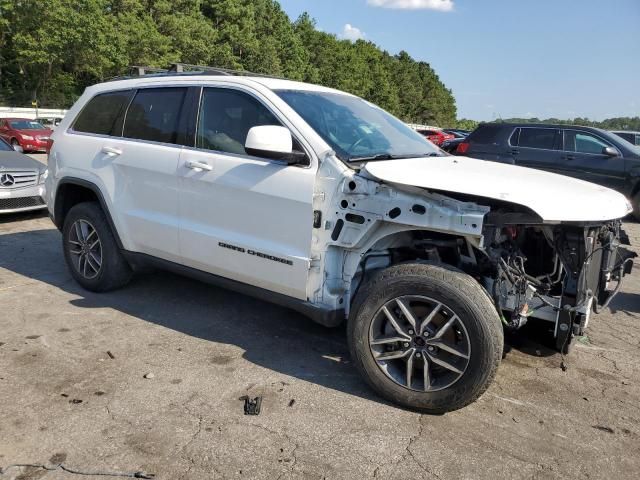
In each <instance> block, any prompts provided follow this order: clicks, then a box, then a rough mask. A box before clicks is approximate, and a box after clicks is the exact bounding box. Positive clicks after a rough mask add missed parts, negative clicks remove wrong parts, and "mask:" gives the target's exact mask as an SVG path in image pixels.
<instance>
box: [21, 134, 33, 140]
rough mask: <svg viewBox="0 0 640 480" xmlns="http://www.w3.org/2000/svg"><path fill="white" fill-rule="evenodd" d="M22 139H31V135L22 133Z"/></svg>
mask: <svg viewBox="0 0 640 480" xmlns="http://www.w3.org/2000/svg"><path fill="white" fill-rule="evenodd" d="M22 139H23V140H33V137H32V136H31V135H22Z"/></svg>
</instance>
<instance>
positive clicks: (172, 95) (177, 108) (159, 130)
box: [122, 87, 187, 143]
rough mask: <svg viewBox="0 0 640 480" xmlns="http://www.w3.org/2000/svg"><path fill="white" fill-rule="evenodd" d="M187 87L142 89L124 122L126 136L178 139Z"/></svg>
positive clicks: (169, 140) (165, 141)
mask: <svg viewBox="0 0 640 480" xmlns="http://www.w3.org/2000/svg"><path fill="white" fill-rule="evenodd" d="M186 93H187V89H186V88H177V87H169V88H148V89H143V90H138V93H136V96H135V97H134V99H133V101H132V102H131V105H129V110H127V116H126V119H125V122H124V130H123V133H122V136H123V137H125V138H135V139H138V140H150V141H153V142H162V143H176V139H177V138H178V131H179V128H180V126H179V119H180V112H181V110H182V104H183V102H184V98H185V95H186Z"/></svg>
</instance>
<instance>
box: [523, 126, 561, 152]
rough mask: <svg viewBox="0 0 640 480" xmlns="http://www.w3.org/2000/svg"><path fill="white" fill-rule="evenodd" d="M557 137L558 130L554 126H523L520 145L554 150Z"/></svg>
mask: <svg viewBox="0 0 640 480" xmlns="http://www.w3.org/2000/svg"><path fill="white" fill-rule="evenodd" d="M557 137H558V130H555V129H552V128H521V129H520V139H519V141H518V146H519V147H527V148H540V149H545V150H553V149H554V148H555V145H556V138H557Z"/></svg>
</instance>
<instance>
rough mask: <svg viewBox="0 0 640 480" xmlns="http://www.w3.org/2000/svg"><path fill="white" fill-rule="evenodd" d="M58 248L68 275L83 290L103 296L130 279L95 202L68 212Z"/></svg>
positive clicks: (129, 271)
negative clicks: (67, 269) (69, 272)
mask: <svg viewBox="0 0 640 480" xmlns="http://www.w3.org/2000/svg"><path fill="white" fill-rule="evenodd" d="M62 246H63V249H64V257H65V260H66V261H67V265H68V267H69V269H70V270H71V275H72V276H73V278H74V279H75V280H76V281H77V282H78V283H79V284H80V285H82V286H83V287H84V288H86V289H87V290H91V291H94V292H106V291H109V290H114V289H116V288H119V287H122V286H124V285H126V284H127V283H128V282H129V280H130V279H131V275H132V271H131V267H130V266H129V264H128V263H127V261H126V260H125V259H124V257H123V256H122V253H120V249H119V248H118V245H117V243H116V241H115V238H114V237H113V232H112V231H111V228H110V227H109V223H108V222H107V219H106V217H105V215H104V213H103V211H102V209H101V208H100V205H99V204H98V203H96V202H85V203H79V204H77V205H75V206H74V207H72V208H71V210H70V211H69V213H68V214H67V216H66V218H65V220H64V225H63V227H62Z"/></svg>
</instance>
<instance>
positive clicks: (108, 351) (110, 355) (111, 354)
mask: <svg viewBox="0 0 640 480" xmlns="http://www.w3.org/2000/svg"><path fill="white" fill-rule="evenodd" d="M107 355H109V358H110V359H111V360H113V359H115V358H116V356H115V355H114V354H113V353H111V351H110V350H107Z"/></svg>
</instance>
